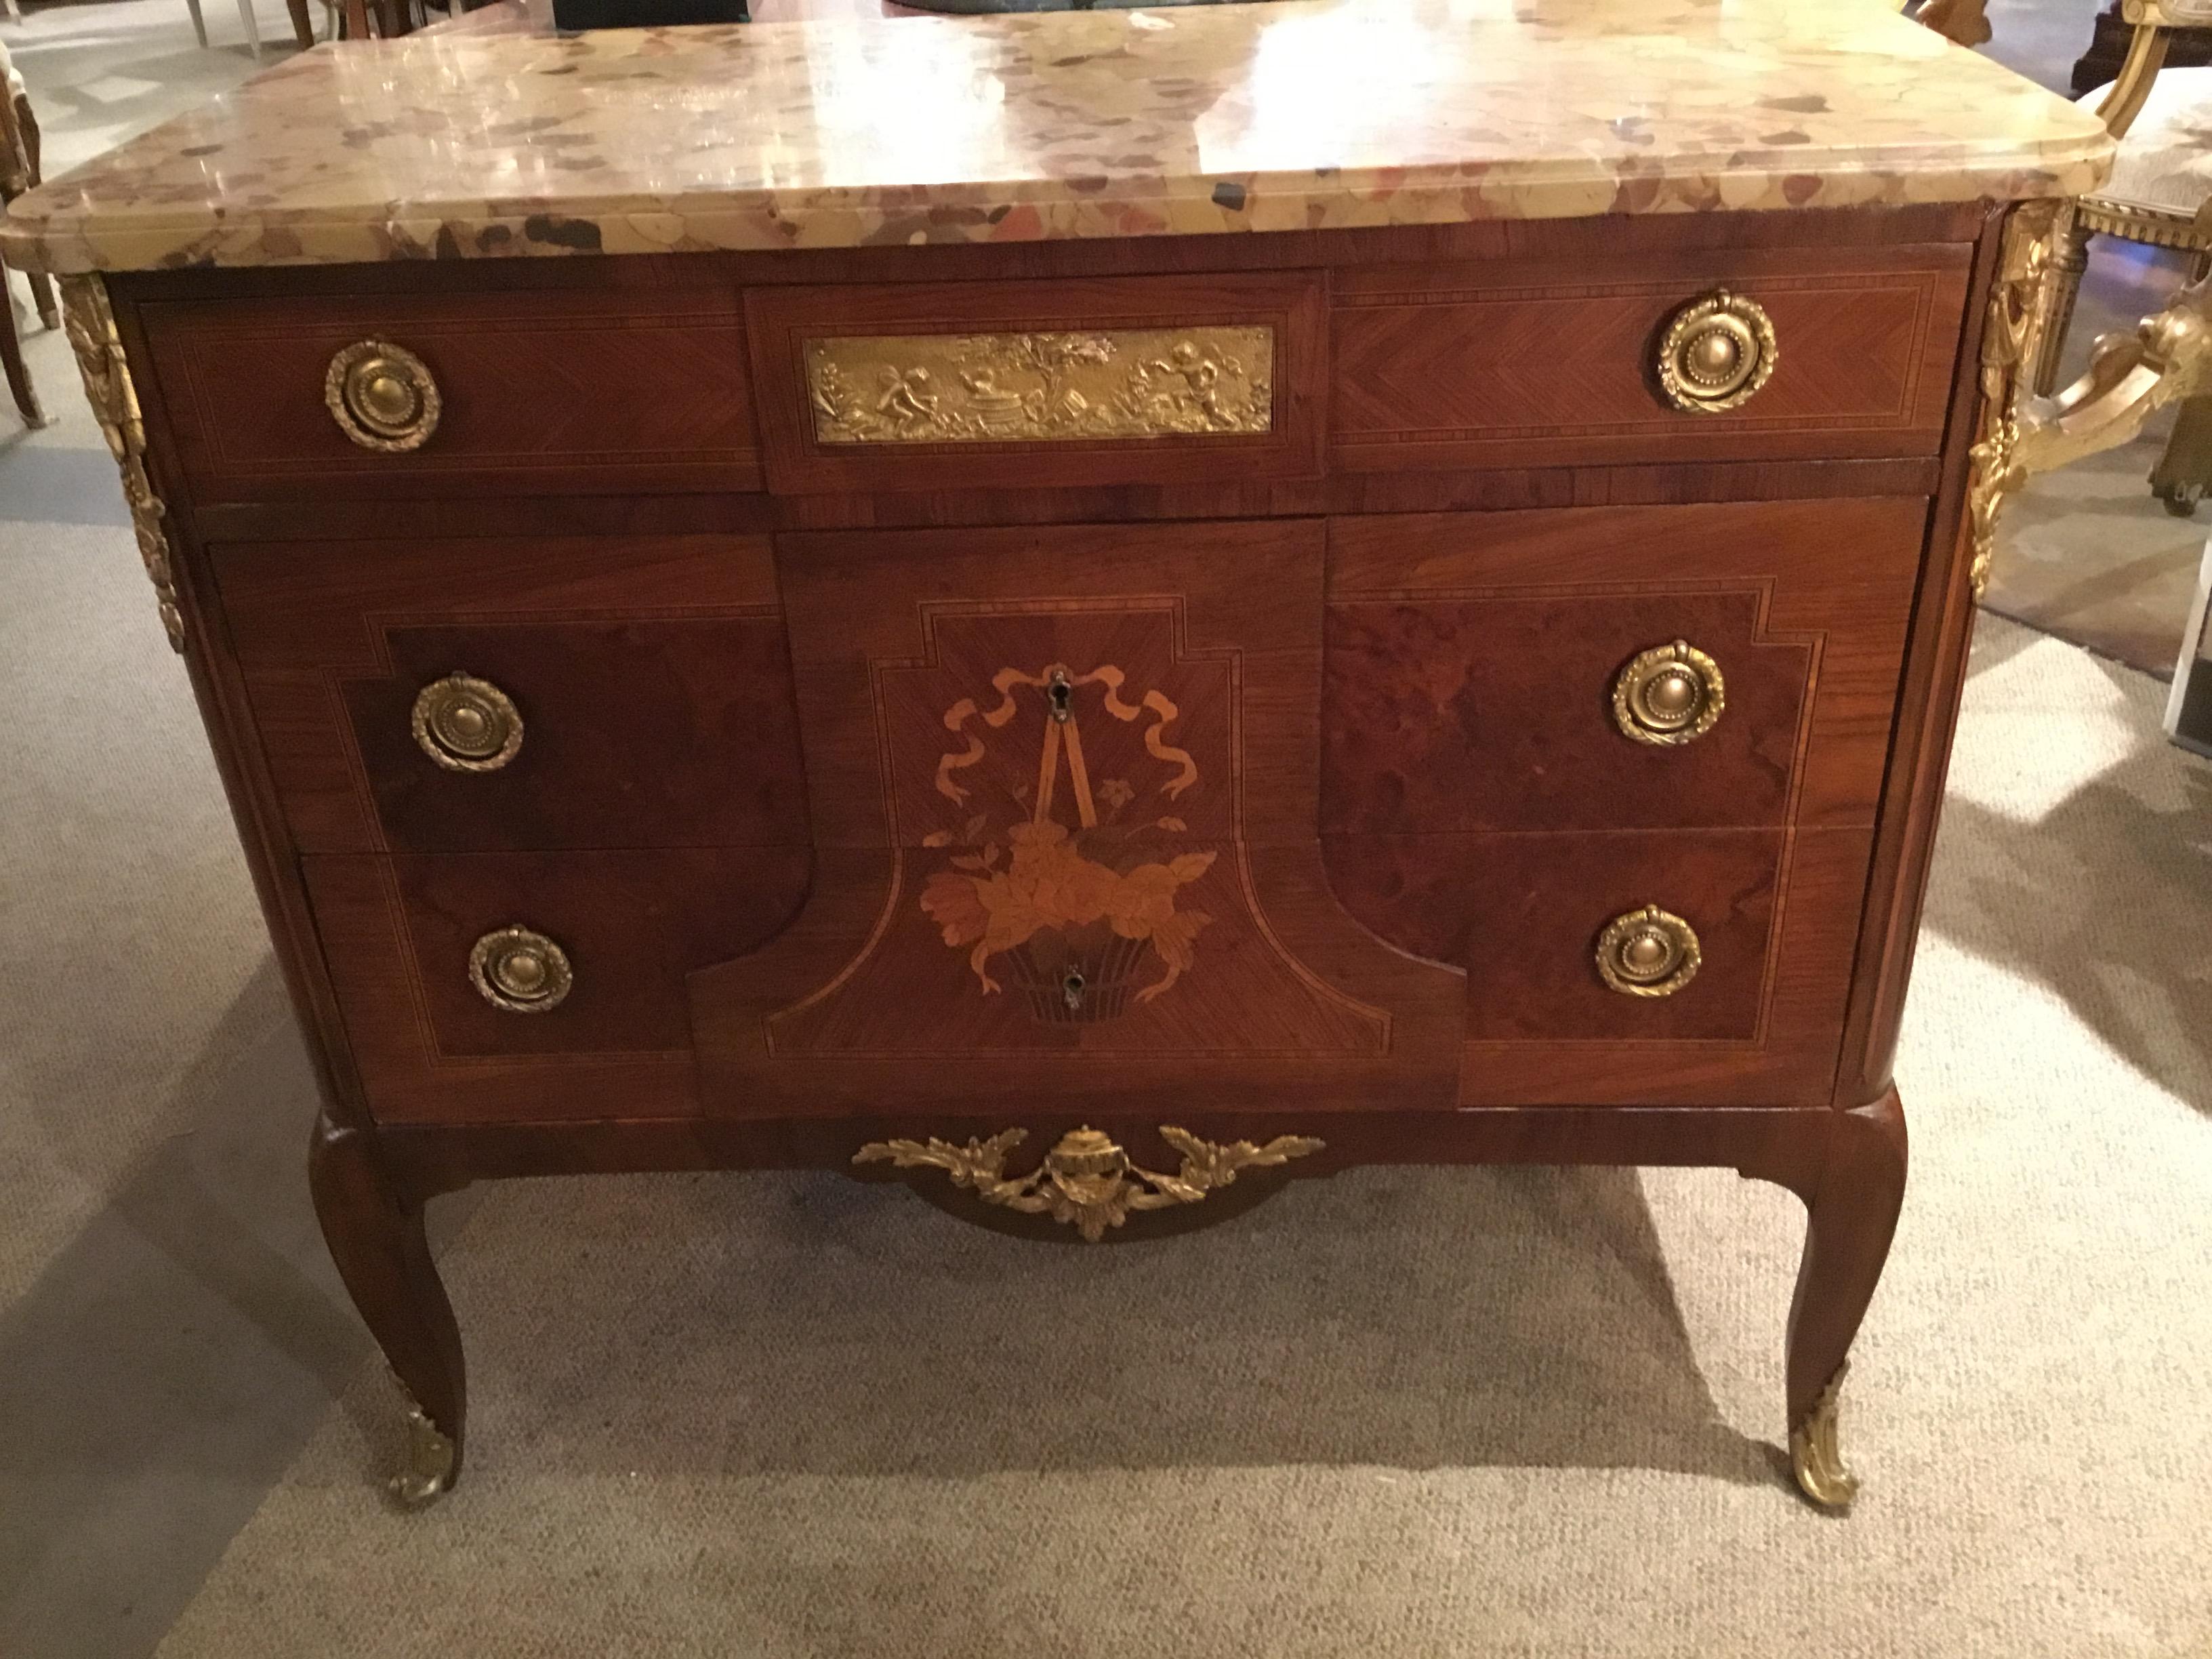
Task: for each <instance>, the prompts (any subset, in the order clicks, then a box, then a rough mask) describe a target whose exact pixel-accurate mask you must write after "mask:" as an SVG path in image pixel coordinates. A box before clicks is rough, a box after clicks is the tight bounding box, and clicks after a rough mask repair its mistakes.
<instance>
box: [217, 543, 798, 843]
mask: <svg viewBox="0 0 2212 1659" xmlns="http://www.w3.org/2000/svg"><path fill="white" fill-rule="evenodd" d="M215 563H216V570H217V573H218V575H219V578H220V580H221V583H222V592H223V595H224V599H225V600H226V601H227V603H228V609H229V613H230V617H231V623H232V627H233V629H234V633H235V635H236V636H237V639H238V643H239V650H240V658H241V659H242V661H243V663H244V665H245V676H246V686H247V689H248V692H249V695H250V696H251V697H252V703H253V711H254V719H255V723H256V725H257V726H258V730H259V732H260V735H261V741H262V744H263V746H264V750H265V751H266V753H267V755H268V757H269V763H270V772H271V774H272V775H273V776H274V777H275V779H276V787H277V791H278V793H279V794H280V796H281V797H282V799H283V803H284V808H285V811H286V814H287V817H288V818H289V822H290V823H291V826H292V831H293V834H294V836H295V837H296V838H297V840H298V842H299V845H300V848H301V850H302V851H305V852H309V853H332V852H383V851H387V850H389V851H394V852H464V851H498V850H501V849H510V848H511V849H517V850H520V849H536V850H550V849H556V848H592V847H671V846H691V847H736V846H746V845H758V844H772V845H783V846H788V845H794V844H797V845H803V844H805V840H806V817H805V775H804V773H803V771H802V769H801V765H800V761H799V732H798V718H797V714H796V711H795V709H794V708H793V703H792V694H791V670H790V661H789V658H788V656H787V652H786V649H785V646H784V635H783V619H782V610H781V605H780V603H779V602H778V600H777V599H776V593H775V567H774V560H773V555H772V553H771V551H770V549H769V543H768V541H767V540H766V538H745V537H708V536H700V537H681V538H607V539H587V538H544V539H532V540H521V539H513V540H498V541H486V540H454V541H447V542H442V543H428V544H426V543H401V544H374V543H371V544H343V543H341V544H316V545H312V546H303V545H298V544H277V545H258V546H229V547H222V548H218V549H216V550H215ZM455 672H465V673H468V674H471V675H474V676H476V677H477V678H482V679H485V680H489V682H490V683H491V684H495V685H496V686H498V687H499V688H500V689H501V690H503V691H505V692H506V693H507V695H508V696H509V697H511V698H512V699H513V701H514V702H515V705H516V708H517V709H518V710H519V711H520V714H521V715H522V720H523V732H524V735H523V743H522V748H521V750H520V753H518V754H517V755H516V756H515V757H514V758H513V760H512V761H510V762H509V763H507V765H506V766H505V767H503V768H501V769H499V770H498V771H495V772H488V773H474V772H453V771H448V770H447V769H444V768H442V767H440V766H438V765H436V764H435V763H433V762H432V761H431V760H430V759H429V757H427V756H426V755H424V754H423V753H422V750H420V749H419V748H418V747H416V744H415V741H414V738H413V736H412V734H411V732H410V712H411V710H412V708H413V707H414V702H415V697H416V693H417V692H418V691H420V690H422V687H423V686H424V685H426V684H429V683H430V682H432V681H434V680H437V679H441V678H444V677H445V676H447V675H448V674H452V673H455Z"/></svg>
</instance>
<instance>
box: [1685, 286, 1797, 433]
mask: <svg viewBox="0 0 2212 1659" xmlns="http://www.w3.org/2000/svg"><path fill="white" fill-rule="evenodd" d="M1778 355H1779V354H1778V349H1777V347H1776V345H1775V343H1774V323H1773V320H1772V319H1771V318H1769V317H1768V316H1767V314H1766V312H1765V308H1764V307H1761V306H1760V305H1759V302H1758V301H1755V300H1747V299H1745V298H1744V297H1743V295H1741V294H1730V293H1729V292H1728V290H1727V289H1722V290H1721V291H1720V292H1719V293H1717V294H1709V295H1706V296H1705V298H1704V299H1702V300H1697V301H1692V302H1691V303H1690V304H1688V305H1686V306H1684V307H1682V308H1681V309H1680V311H1678V312H1676V313H1674V317H1673V318H1672V319H1670V320H1669V321H1668V325H1667V331H1666V332H1665V333H1664V334H1662V336H1660V338H1659V389H1660V390H1661V391H1662V392H1665V393H1666V394H1667V401H1668V403H1670V404H1674V407H1675V408H1677V409H1679V410H1683V411H1684V412H1685V413H1687V414H1692V415H1718V414H1720V413H1722V412H1723V410H1730V409H1735V408H1738V407H1740V406H1741V405H1742V404H1747V403H1748V402H1750V401H1751V399H1752V398H1753V396H1755V395H1756V394H1757V393H1758V392H1759V388H1760V387H1761V386H1765V384H1766V383H1767V381H1769V380H1771V379H1773V378H1774V365H1775V362H1776V361H1777V358H1778Z"/></svg>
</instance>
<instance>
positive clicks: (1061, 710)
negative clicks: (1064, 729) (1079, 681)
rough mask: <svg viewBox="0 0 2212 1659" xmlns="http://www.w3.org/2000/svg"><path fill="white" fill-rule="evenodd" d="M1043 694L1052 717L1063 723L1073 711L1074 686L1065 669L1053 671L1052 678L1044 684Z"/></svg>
mask: <svg viewBox="0 0 2212 1659" xmlns="http://www.w3.org/2000/svg"><path fill="white" fill-rule="evenodd" d="M1044 696H1045V701H1046V702H1048V703H1050V704H1051V705H1052V717H1053V719H1054V720H1059V721H1060V722H1061V723H1062V724H1065V723H1066V721H1067V720H1068V718H1069V717H1070V716H1071V715H1073V714H1074V713H1075V687H1074V685H1073V684H1072V683H1071V682H1070V681H1069V679H1068V678H1067V674H1066V671H1065V670H1061V669H1054V671H1053V674H1052V678H1050V679H1049V680H1048V681H1047V682H1046V684H1045V688H1044Z"/></svg>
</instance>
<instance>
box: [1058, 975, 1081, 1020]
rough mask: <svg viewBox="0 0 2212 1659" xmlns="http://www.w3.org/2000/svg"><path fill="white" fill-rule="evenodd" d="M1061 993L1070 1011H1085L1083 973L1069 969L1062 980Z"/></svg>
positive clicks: (1073, 1012) (1074, 1012) (1075, 1012)
mask: <svg viewBox="0 0 2212 1659" xmlns="http://www.w3.org/2000/svg"><path fill="white" fill-rule="evenodd" d="M1060 996H1061V997H1062V998H1063V999H1064V1000H1066V1003H1067V1012H1069V1013H1071V1014H1079V1013H1081V1012H1083V975H1081V974H1079V973H1078V972H1076V971H1075V969H1073V968H1071V969H1068V970H1067V977H1066V979H1064V980H1062V981H1060Z"/></svg>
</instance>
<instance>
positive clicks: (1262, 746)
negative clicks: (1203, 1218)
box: [692, 520, 1461, 1116]
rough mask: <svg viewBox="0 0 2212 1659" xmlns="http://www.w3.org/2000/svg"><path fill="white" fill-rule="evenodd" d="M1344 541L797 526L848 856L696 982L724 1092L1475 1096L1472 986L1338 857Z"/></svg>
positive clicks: (801, 664)
mask: <svg viewBox="0 0 2212 1659" xmlns="http://www.w3.org/2000/svg"><path fill="white" fill-rule="evenodd" d="M1324 550H1325V533H1324V530H1323V526H1322V525H1321V524H1320V523H1319V522H1318V521H1314V520H1305V521H1296V522H1291V523H1288V524H1282V523H1278V524H1266V525H1252V524H1237V523H1225V524H1194V525H1182V526H1152V527H1146V528H1144V529H1141V530H1138V529H1132V528H1130V527H1127V526H1080V527H1072V528H1068V529H1065V530H1060V531H1057V532H1053V533H1052V534H1051V535H1049V536H1044V537H1040V536H1038V535H1036V534H1035V533H1033V532H1022V531H1007V530H1000V531H990V530H974V531H968V532H880V533H874V534H865V535H864V534H854V535H836V536H797V537H787V538H781V540H780V542H779V544H778V558H779V562H780V566H781V574H782V579H783V586H784V590H785V594H786V603H787V616H788V620H789V626H790V629H791V637H792V654H793V666H794V671H795V673H796V676H797V679H798V684H799V708H800V727H801V731H802V732H803V734H804V741H805V750H806V762H807V773H808V778H809V784H810V791H811V797H810V799H811V811H812V815H813V822H814V830H815V838H816V842H817V846H818V847H819V848H821V849H822V858H821V861H820V864H819V866H818V867H817V874H816V879H815V882H814V884H813V888H812V890H811V893H810V895H809V898H808V902H807V905H806V908H805V910H804V911H803V912H802V913H801V914H800V915H799V917H798V918H797V919H796V920H795V921H794V922H793V926H792V927H791V928H790V929H789V930H787V933H785V934H784V935H783V936H782V937H781V938H780V939H777V940H776V941H775V943H774V944H772V945H769V947H768V948H766V949H765V950H763V951H759V952H757V953H755V954H753V955H752V956H750V957H745V958H744V959H741V960H737V961H732V962H729V963H723V964H720V965H718V966H716V967H714V968H713V969H708V970H705V971H702V972H701V973H698V974H695V975H693V976H692V994H693V1005H694V1016H693V1021H694V1026H695V1030H696V1032H697V1034H698V1040H699V1048H700V1061H701V1068H702V1077H703V1079H705V1086H706V1088H707V1089H708V1103H709V1109H710V1110H712V1111H714V1112H718V1113H727V1114H730V1115H745V1116H757V1115H767V1114H775V1113H778V1112H816V1111H839V1112H852V1111H860V1110H866V1109H870V1108H871V1107H872V1105H873V1104H876V1103H881V1102H883V1101H886V1100H900V1101H907V1102H911V1103H922V1102H925V1101H932V1100H933V1101H938V1102H941V1103H951V1102H953V1101H956V1100H958V1101H968V1102H971V1103H972V1102H977V1101H986V1100H991V1101H1000V1102H1014V1101H1019V1100H1025V1099H1029V1098H1032V1097H1038V1096H1041V1095H1042V1096H1048V1097H1052V1098H1054V1099H1056V1100H1060V1101H1063V1102H1077V1103H1098V1104H1103V1103H1109V1102H1111V1101H1114V1100H1124V1101H1126V1100H1131V1099H1137V1098H1160V1097H1163V1095H1162V1092H1161V1091H1194V1092H1197V1093H1202V1094H1203V1095H1204V1096H1205V1097H1207V1098H1209V1099H1217V1100H1220V1101H1223V1102H1225V1103H1228V1102H1243V1103H1253V1102H1259V1101H1265V1100H1267V1099H1270V1098H1273V1097H1276V1096H1279V1094H1280V1093H1281V1092H1282V1091H1285V1090H1286V1089H1295V1090H1297V1091H1301V1092H1302V1093H1304V1095H1306V1096H1307V1097H1309V1098H1311V1099H1314V1100H1317V1101H1318V1100H1325V1101H1328V1102H1332V1103H1339V1104H1343V1105H1349V1106H1358V1107H1380V1106H1383V1105H1385V1104H1387V1103H1389V1102H1391V1101H1392V1100H1394V1099H1395V1100H1396V1101H1398V1102H1400V1103H1405V1102H1418V1101H1420V1100H1424V1099H1425V1100H1428V1101H1430V1102H1431V1103H1441V1102H1442V1101H1443V1099H1444V1098H1446V1097H1448V1095H1449V1076H1450V1070H1451V1067H1452V1066H1453V1064H1454V1063H1455V1041H1456V1036H1457V1027H1458V1023H1459V999H1460V994H1461V992H1460V981H1459V977H1458V975H1455V974H1453V973H1451V972H1449V970H1447V969H1438V968H1436V967H1432V966H1427V965H1424V964H1420V963H1413V962H1410V961H1408V960H1407V959H1406V958H1405V957H1401V956H1400V955H1398V954H1396V953H1395V952H1392V951H1387V950H1385V949H1383V947H1382V946H1381V945H1377V944H1376V942H1375V941H1374V940H1373V939H1370V938H1369V937H1368V936H1367V935H1366V934H1365V933H1363V932H1362V931H1361V930H1359V929H1358V928H1357V927H1353V926H1352V924H1351V923H1350V922H1349V921H1347V920H1346V918H1345V917H1344V915H1342V914H1341V912H1340V910H1339V909H1338V908H1337V906H1336V904H1335V903H1334V900H1333V899H1332V898H1331V897H1330V896H1329V894H1328V887H1327V884H1326V881H1325V879H1324V878H1323V876H1322V869H1321V862H1320V856H1319V849H1318V847H1317V845H1316V841H1315V836H1314V824H1315V812H1316V799H1317V784H1316V769H1317V759H1318V731H1317V724H1318V707H1319V695H1320V685H1319V677H1320V669H1321V661H1320V657H1321V649H1320V647H1321V620H1322V618H1321V610H1322V606H1321V599H1322V562H1323V556H1324ZM1055 671H1060V672H1062V673H1064V675H1065V684H1066V704H1065V708H1064V712H1065V713H1066V715H1067V717H1068V718H1067V719H1066V720H1065V721H1059V720H1054V717H1053V714H1052V712H1051V705H1050V702H1049V697H1048V685H1049V684H1050V683H1051V680H1052V676H1053V674H1054V672H1055ZM1070 966H1074V967H1076V968H1077V969H1078V971H1079V973H1080V975H1081V979H1082V985H1081V987H1079V989H1080V998H1081V1000H1080V1002H1079V1006H1076V1007H1074V1008H1072V1009H1071V1010H1070V1011H1069V1012H1068V1014H1067V1017H1066V1018H1060V1017H1059V1015H1058V1014H1057V1013H1056V1012H1055V1011H1054V1004H1053V992H1054V987H1055V986H1057V985H1060V984H1061V983H1064V975H1065V972H1066V969H1068V968H1069V967H1070Z"/></svg>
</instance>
